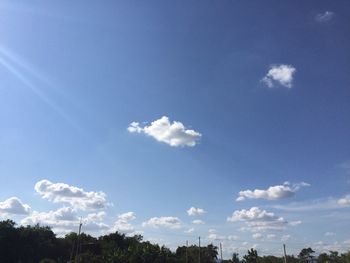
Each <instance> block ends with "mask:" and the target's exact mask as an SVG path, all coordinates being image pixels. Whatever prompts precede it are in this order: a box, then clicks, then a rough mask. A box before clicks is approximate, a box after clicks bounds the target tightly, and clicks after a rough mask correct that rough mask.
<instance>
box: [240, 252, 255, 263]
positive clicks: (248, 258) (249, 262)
mask: <svg viewBox="0 0 350 263" xmlns="http://www.w3.org/2000/svg"><path fill="white" fill-rule="evenodd" d="M257 261H258V251H256V250H255V249H254V248H251V249H250V250H248V254H247V255H244V256H243V262H244V263H257Z"/></svg>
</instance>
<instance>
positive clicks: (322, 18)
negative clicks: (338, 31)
mask: <svg viewBox="0 0 350 263" xmlns="http://www.w3.org/2000/svg"><path fill="white" fill-rule="evenodd" d="M334 16H335V14H334V12H332V11H325V12H324V13H319V14H317V15H316V16H315V20H316V21H317V22H319V23H325V22H329V21H331V20H332V19H333V18H334Z"/></svg>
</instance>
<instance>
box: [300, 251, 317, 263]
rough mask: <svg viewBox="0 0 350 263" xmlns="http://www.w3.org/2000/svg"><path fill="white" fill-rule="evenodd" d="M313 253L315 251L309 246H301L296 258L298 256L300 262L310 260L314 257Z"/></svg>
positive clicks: (304, 262) (305, 262)
mask: <svg viewBox="0 0 350 263" xmlns="http://www.w3.org/2000/svg"><path fill="white" fill-rule="evenodd" d="M314 253H315V251H314V250H312V248H311V247H308V248H303V249H302V250H301V251H300V253H299V255H298V258H299V260H300V262H302V263H308V262H312V261H313V259H314V256H313V254H314Z"/></svg>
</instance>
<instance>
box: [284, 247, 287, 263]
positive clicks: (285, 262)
mask: <svg viewBox="0 0 350 263" xmlns="http://www.w3.org/2000/svg"><path fill="white" fill-rule="evenodd" d="M283 253H284V263H287V254H286V245H285V244H283Z"/></svg>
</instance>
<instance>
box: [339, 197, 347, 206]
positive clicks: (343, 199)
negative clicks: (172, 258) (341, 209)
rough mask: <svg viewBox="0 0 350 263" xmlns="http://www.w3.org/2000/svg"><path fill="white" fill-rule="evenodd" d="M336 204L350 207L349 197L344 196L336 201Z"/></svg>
mask: <svg viewBox="0 0 350 263" xmlns="http://www.w3.org/2000/svg"><path fill="white" fill-rule="evenodd" d="M338 204H339V205H341V206H348V205H350V195H346V196H344V197H343V198H341V199H339V200H338Z"/></svg>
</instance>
